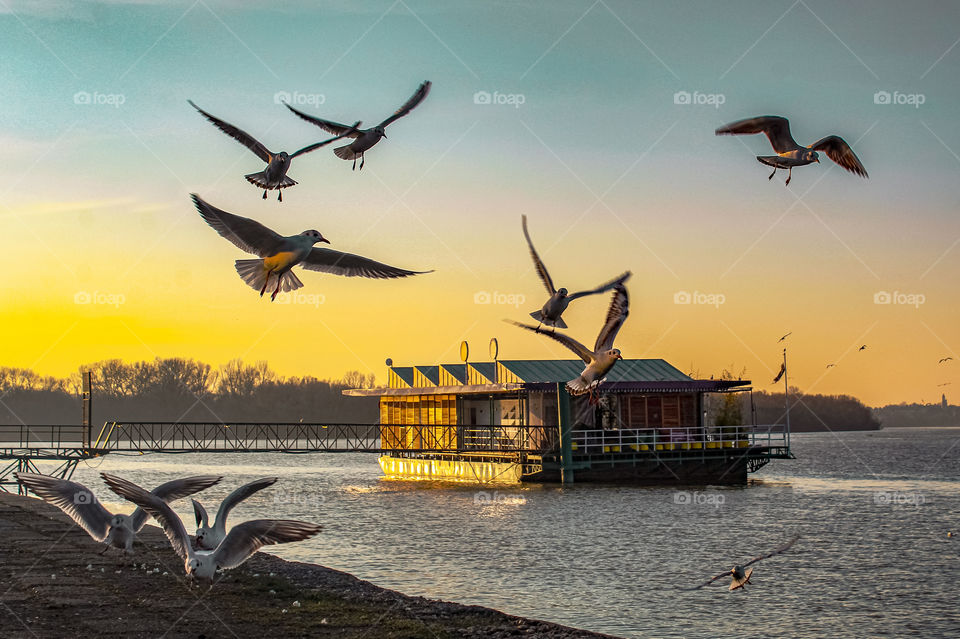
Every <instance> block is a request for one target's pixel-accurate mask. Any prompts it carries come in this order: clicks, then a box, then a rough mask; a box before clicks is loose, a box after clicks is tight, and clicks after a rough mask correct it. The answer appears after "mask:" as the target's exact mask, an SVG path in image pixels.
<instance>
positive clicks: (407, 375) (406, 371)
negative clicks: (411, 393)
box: [390, 366, 413, 386]
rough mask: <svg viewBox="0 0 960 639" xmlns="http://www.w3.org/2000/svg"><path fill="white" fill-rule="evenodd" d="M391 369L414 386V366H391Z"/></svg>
mask: <svg viewBox="0 0 960 639" xmlns="http://www.w3.org/2000/svg"><path fill="white" fill-rule="evenodd" d="M390 370H392V371H393V372H394V373H396V374H397V377H399V378H400V379H402V380H403V381H405V382H406V383H407V384H409V385H410V386H413V366H391V367H390Z"/></svg>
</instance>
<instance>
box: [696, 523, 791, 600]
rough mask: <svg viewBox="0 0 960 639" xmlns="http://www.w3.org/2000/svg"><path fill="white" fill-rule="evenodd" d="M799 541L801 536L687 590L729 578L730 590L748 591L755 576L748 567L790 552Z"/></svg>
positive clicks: (697, 588)
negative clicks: (752, 577) (747, 587)
mask: <svg viewBox="0 0 960 639" xmlns="http://www.w3.org/2000/svg"><path fill="white" fill-rule="evenodd" d="M798 539H800V536H799V535H797V536H796V537H794V538H793V539H791V540H790V541H788V542H787V543H785V544H784V545H782V546H780V547H779V548H777V549H776V550H773V551H771V552H768V553H767V554H765V555H760V556H759V557H754V558H753V559H751V560H750V561H748V562H747V563H745V564H743V565H736V566H734V567H733V568H731V569H730V570H727V571H725V572H722V573H720V574H719V575H717V576H716V577H711V578H710V579H708V580H707V581H705V582H703V583H702V584H700V585H699V586H695V587H693V588H688V589H687V590H699V589H700V588H703V587H704V586H709V585H710V584H712V583H713V582H715V581H716V580H717V579H723V578H724V577H727V576H729V577H730V578H731V581H730V590H736V589H738V588H743V589H744V590H746V585H747V584H748V583H750V575H752V574H753V568H751V569H750V570H746V568H747V566H752V565H753V564H755V563H757V562H758V561H760V560H762V559H768V558H770V557H773V556H774V555H779V554H780V553H783V552H786V551H788V550H790V547H791V546H793V544H795V543H797V540H798Z"/></svg>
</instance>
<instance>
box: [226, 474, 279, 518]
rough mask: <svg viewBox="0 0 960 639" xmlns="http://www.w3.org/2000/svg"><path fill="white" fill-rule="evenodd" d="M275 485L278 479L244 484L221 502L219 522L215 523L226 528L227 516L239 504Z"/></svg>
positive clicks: (268, 478)
mask: <svg viewBox="0 0 960 639" xmlns="http://www.w3.org/2000/svg"><path fill="white" fill-rule="evenodd" d="M275 483H277V478H276V477H264V478H263V479H258V480H256V481H252V482H250V483H249V484H244V485H243V486H241V487H240V488H237V489H236V490H235V491H233V492H232V493H230V494H229V495H227V498H226V499H224V500H223V502H221V504H220V508H219V509H217V520H216V522H215V523H216V524H218V525H221V526H226V525H227V516H228V515H229V514H230V511H231V510H233V509H234V507H235V506H236V505H237V504H239V503H240V502H241V501H243V500H244V499H246V498H247V497H249V496H250V495H252V494H254V493H256V492H258V491H261V490H263V489H264V488H267V487H268V486H273V485H274V484H275Z"/></svg>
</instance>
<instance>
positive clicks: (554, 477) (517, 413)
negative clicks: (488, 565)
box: [344, 343, 793, 484]
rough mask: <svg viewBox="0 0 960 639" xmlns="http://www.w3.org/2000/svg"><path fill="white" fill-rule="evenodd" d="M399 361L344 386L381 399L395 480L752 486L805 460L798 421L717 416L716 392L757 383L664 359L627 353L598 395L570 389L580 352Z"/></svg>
mask: <svg viewBox="0 0 960 639" xmlns="http://www.w3.org/2000/svg"><path fill="white" fill-rule="evenodd" d="M492 346H493V348H492V349H491V354H494V355H495V353H496V349H495V343H494V345H492ZM464 359H466V358H465V357H464ZM387 365H388V383H387V386H386V387H383V388H371V389H348V390H345V391H344V394H346V395H352V396H378V397H379V398H380V434H381V442H380V444H381V456H380V466H381V468H382V469H383V472H384V474H385V475H386V476H388V477H392V478H400V479H428V480H442V481H450V480H453V481H465V482H484V483H487V482H497V483H518V482H530V481H532V482H557V481H562V482H564V483H570V482H573V481H576V482H605V483H607V482H609V483H640V484H743V483H746V480H747V473H750V472H755V471H757V470H759V469H760V468H762V467H763V466H764V465H766V464H767V463H768V462H769V461H770V460H771V459H792V458H793V455H792V454H791V453H790V431H789V425H788V424H786V425H775V426H758V425H757V424H756V423H750V424H735V425H722V426H711V425H709V424H707V423H705V422H706V413H707V411H706V410H705V409H706V406H707V402H708V401H709V399H708V397H709V396H710V395H723V394H729V393H747V394H748V395H749V397H750V400H751V401H750V405H751V408H752V388H751V387H750V382H749V381H747V380H713V379H710V380H702V379H693V378H692V377H690V376H688V375H685V374H684V373H683V372H681V371H680V370H678V369H677V368H675V367H674V366H671V365H670V364H668V363H667V362H666V361H664V360H662V359H634V360H623V361H620V362H617V365H616V366H615V367H614V368H613V370H611V371H610V373H609V374H608V375H607V378H606V381H605V382H604V383H603V384H601V385H600V386H599V387H598V388H597V390H596V392H595V397H594V399H593V400H592V401H591V399H590V398H589V397H588V396H586V395H584V396H579V397H574V396H571V395H570V394H569V393H568V392H567V391H566V389H565V387H564V384H565V383H566V382H567V381H568V380H570V379H573V378H575V377H577V376H578V375H579V374H580V372H581V371H582V370H583V362H582V361H580V360H496V359H494V360H493V361H488V362H464V363H459V364H430V365H423V366H394V365H393V363H392V362H391V361H390V360H387ZM750 415H755V413H754V411H753V410H750ZM751 421H752V422H755V418H752V419H751Z"/></svg>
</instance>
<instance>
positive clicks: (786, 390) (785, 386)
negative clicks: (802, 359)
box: [783, 347, 790, 449]
mask: <svg viewBox="0 0 960 639" xmlns="http://www.w3.org/2000/svg"><path fill="white" fill-rule="evenodd" d="M787 377H788V375H787V349H786V347H784V349H783V406H784V409H785V410H786V414H787V448H788V449H789V448H790V397H789V392H790V386H789V383H788V381H787Z"/></svg>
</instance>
